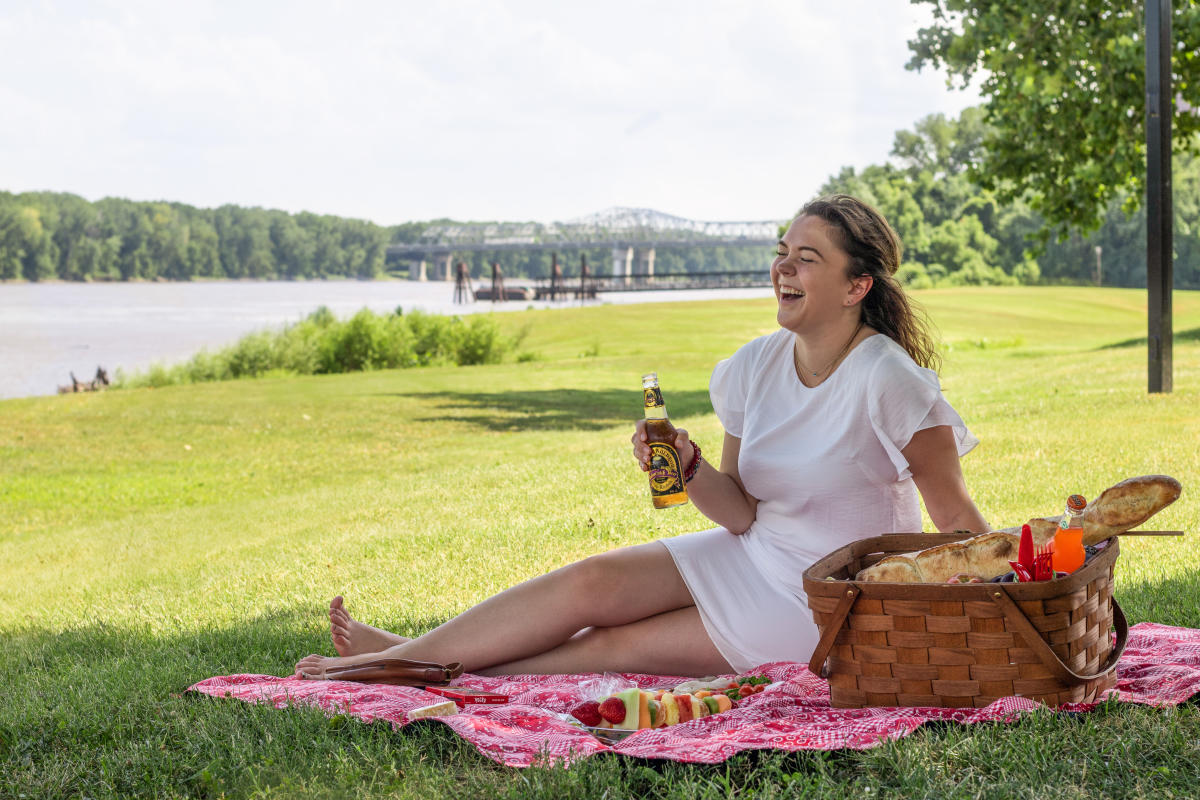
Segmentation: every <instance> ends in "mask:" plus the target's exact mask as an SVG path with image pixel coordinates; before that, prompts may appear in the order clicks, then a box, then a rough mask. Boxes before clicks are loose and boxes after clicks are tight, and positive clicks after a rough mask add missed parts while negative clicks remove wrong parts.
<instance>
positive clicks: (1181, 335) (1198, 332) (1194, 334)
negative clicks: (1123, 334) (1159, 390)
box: [1096, 328, 1200, 350]
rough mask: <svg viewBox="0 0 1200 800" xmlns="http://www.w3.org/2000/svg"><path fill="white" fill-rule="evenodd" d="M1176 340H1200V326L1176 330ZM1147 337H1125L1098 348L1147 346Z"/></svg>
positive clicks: (1112, 348)
mask: <svg viewBox="0 0 1200 800" xmlns="http://www.w3.org/2000/svg"><path fill="white" fill-rule="evenodd" d="M1173 338H1174V341H1176V342H1200V328H1190V329H1188V330H1186V331H1175V335H1174V337H1173ZM1145 346H1146V337H1145V336H1142V337H1139V338H1137V339H1125V340H1124V341H1120V342H1113V343H1111V344H1102V345H1100V346H1099V347H1097V348H1096V349H1097V350H1117V349H1119V348H1122V347H1145Z"/></svg>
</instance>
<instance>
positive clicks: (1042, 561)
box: [1033, 544, 1054, 581]
mask: <svg viewBox="0 0 1200 800" xmlns="http://www.w3.org/2000/svg"><path fill="white" fill-rule="evenodd" d="M1053 553H1054V551H1053V550H1052V549H1051V547H1050V545H1049V544H1045V545H1042V546H1041V547H1039V548H1038V549H1037V552H1036V553H1034V554H1033V579H1034V580H1035V581H1048V580H1052V579H1053V578H1054V567H1052V566H1051V559H1052V558H1053Z"/></svg>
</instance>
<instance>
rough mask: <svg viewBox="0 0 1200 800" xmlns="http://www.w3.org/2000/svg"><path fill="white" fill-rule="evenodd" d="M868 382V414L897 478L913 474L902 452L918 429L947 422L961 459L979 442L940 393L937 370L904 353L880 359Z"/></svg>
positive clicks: (904, 478)
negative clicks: (922, 365) (921, 364)
mask: <svg viewBox="0 0 1200 800" xmlns="http://www.w3.org/2000/svg"><path fill="white" fill-rule="evenodd" d="M871 377H872V380H871V382H870V389H869V395H868V398H867V413H868V414H869V416H870V419H871V427H872V428H873V429H874V431H875V435H876V437H878V439H879V443H880V444H881V445H882V446H883V449H884V450H885V451H886V452H887V454H888V458H889V459H890V460H891V462H892V466H893V467H895V469H896V480H900V481H903V480H907V479H909V478H911V477H912V472H911V471H910V470H909V465H908V459H906V458H905V457H904V454H903V453H902V452H901V451H902V450H903V449H904V448H905V447H907V446H908V443H909V442H911V441H912V437H913V435H914V434H916V433H917V432H918V431H923V430H925V429H926V428H933V427H936V426H938V425H948V426H949V427H950V429H951V430H952V431H953V432H954V443H955V446H956V447H957V449H958V456H959V458H962V457H963V456H965V455H966V454H967V453H969V452H971V450H973V449H974V448H975V445H977V444H979V440H978V439H977V438H975V435H974V434H972V433H971V431H970V430H968V429H967V426H966V423H964V422H963V420H962V417H960V416H959V415H958V412H956V411H955V410H954V409H953V408H952V407H951V406H950V403H948V402H947V401H946V398H945V397H943V396H942V386H941V383H940V382H939V381H938V377H937V373H936V372H934V371H933V370H931V369H925V368H924V367H920V366H917V365H916V364H915V363H913V362H912V360H911V359H908V357H907V354H900V353H897V354H895V355H894V356H892V355H889V356H888V357H885V358H883V359H882V360H881V361H880V362H879V364H878V365H877V366H876V369H875V371H874V373H873V374H872V376H871Z"/></svg>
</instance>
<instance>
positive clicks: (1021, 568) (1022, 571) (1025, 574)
mask: <svg viewBox="0 0 1200 800" xmlns="http://www.w3.org/2000/svg"><path fill="white" fill-rule="evenodd" d="M1008 565H1009V566H1010V567H1012V568H1013V572H1015V573H1016V574H1017V583H1028V582H1029V581H1031V580H1033V573H1032V572H1030V571H1029V570H1028V569H1026V568H1025V565H1024V564H1022V563H1021V562H1020V561H1009V562H1008Z"/></svg>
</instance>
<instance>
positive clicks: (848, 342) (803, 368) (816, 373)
mask: <svg viewBox="0 0 1200 800" xmlns="http://www.w3.org/2000/svg"><path fill="white" fill-rule="evenodd" d="M865 322H866V320H862V319H860V320H859V321H858V327H857V328H855V329H854V333H852V334H850V338H849V339H847V340H846V344H845V346H843V347H842V349H841V350H839V351H838V354H837V355H836V356H834V357H833V360H832V361H830V362H829V363H828V364H826V365H825V368H824V369H822V370H813V369H809V368H808V367H806V366H804V362H802V361H801V360H800V355H799V354H798V353H797V352H796V347H795V345H793V346H792V358H794V359H795V360H796V366H797V367H799V368H800V371H801V372H803V373H807V374H809V375H811V376H812V377H814V378H816V377H818V376H819V375H823V374H825V373H826V372H828V371H829V369H830V368H831V367H832V366H833V365H834V364H836V363H837V362H838V359H840V358H841V357H842V356H844V355H846V353H847V352H848V351H849V350H850V345H851V344H852V343H853V342H854V339H855V337H856V336H858V332H859V331H861V330H862V329H863V324H864V323H865Z"/></svg>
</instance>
